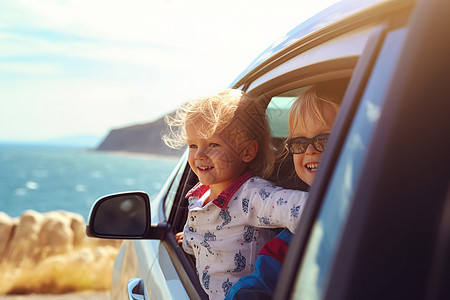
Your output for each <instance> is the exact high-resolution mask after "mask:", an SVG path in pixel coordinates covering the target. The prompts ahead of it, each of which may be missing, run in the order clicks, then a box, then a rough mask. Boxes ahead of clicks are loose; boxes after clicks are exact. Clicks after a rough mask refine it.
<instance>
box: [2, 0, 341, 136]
mask: <svg viewBox="0 0 450 300" xmlns="http://www.w3.org/2000/svg"><path fill="white" fill-rule="evenodd" d="M331 2H336V0H324V1H323V3H322V4H321V5H322V7H325V6H326V5H327V4H329V3H331ZM313 4H314V5H317V3H316V2H314V3H312V2H311V1H293V0H283V1H279V2H277V4H276V5H274V4H273V2H272V1H238V0H227V1H213V2H212V1H196V0H185V1H182V0H172V1H162V0H142V1H141V0H130V1H114V0H109V1H106V0H105V1H103V0H64V1H62V0H61V1H57V0H52V1H49V0H14V1H13V0H5V1H1V2H0V39H1V41H2V47H1V49H0V80H2V82H3V83H4V85H3V87H2V89H1V90H0V101H1V103H2V107H3V108H4V109H2V111H0V139H1V138H5V137H7V136H8V137H11V135H16V136H17V137H20V138H27V136H28V137H37V136H39V135H41V136H46V137H48V136H56V135H58V134H61V135H64V132H63V130H67V133H69V131H70V134H75V133H77V132H74V131H76V130H77V128H78V129H79V132H80V133H89V131H91V132H96V133H98V132H104V131H107V129H108V128H113V127H118V126H123V125H126V124H131V123H137V122H144V121H149V120H152V119H155V118H156V117H159V116H160V115H161V114H163V113H165V112H168V111H171V110H173V109H175V108H176V107H177V106H178V105H180V104H181V103H182V102H185V101H187V100H189V99H192V98H194V97H197V96H200V95H202V94H204V93H211V92H213V91H218V90H221V89H224V88H226V87H227V86H228V84H230V83H231V82H232V81H233V79H234V77H235V76H237V75H238V74H240V73H241V72H242V71H243V69H244V68H246V67H247V66H248V65H249V64H250V62H251V61H252V60H253V59H254V58H255V57H256V56H257V55H258V54H259V53H260V52H261V51H262V50H264V49H265V48H266V47H267V46H269V44H270V43H271V42H273V41H274V40H276V39H278V38H279V37H280V36H282V35H283V34H284V33H285V32H287V31H288V30H290V29H291V28H293V27H294V26H296V25H297V24H298V22H299V20H302V19H305V18H306V17H307V16H309V15H311V13H312V12H313V11H314V10H316V11H317V10H318V8H315V7H313V6H312V5H313ZM44 108H45V109H44ZM100 112H102V113H100ZM61 116H64V118H63V119H61ZM80 120H83V122H80ZM37 124H39V126H37Z"/></svg>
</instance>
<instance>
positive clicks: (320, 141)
mask: <svg viewBox="0 0 450 300" xmlns="http://www.w3.org/2000/svg"><path fill="white" fill-rule="evenodd" d="M346 85H347V81H346V80H337V81H332V82H331V81H330V82H326V83H322V84H319V85H316V86H314V87H312V88H310V89H308V90H307V91H305V92H304V93H303V94H301V95H300V96H299V97H298V98H297V100H296V101H295V102H294V103H293V105H292V107H291V109H290V111H289V135H288V137H287V139H286V143H285V150H286V151H285V154H284V157H287V156H288V155H289V153H291V154H292V157H293V163H294V167H295V172H296V174H297V176H298V177H299V178H300V179H301V180H303V181H304V182H305V183H306V184H308V185H309V186H311V185H312V183H313V181H314V178H315V176H316V173H317V170H318V168H319V165H320V159H321V158H322V153H323V151H324V150H325V146H326V144H327V142H328V137H329V135H330V132H331V128H332V127H333V123H334V120H335V119H336V116H337V113H338V111H339V105H340V102H341V99H342V97H343V94H344V91H345V88H346ZM291 237H292V233H291V232H290V231H289V229H284V230H283V231H281V232H280V233H279V234H278V235H277V236H276V237H275V238H274V239H272V240H271V241H269V242H268V243H267V244H265V245H264V247H263V248H262V249H261V251H260V252H259V256H258V258H257V260H256V263H255V271H254V272H253V273H252V274H250V275H247V276H244V277H242V278H241V279H240V280H239V281H238V282H237V283H236V284H234V285H233V286H232V288H231V289H230V291H229V293H228V295H227V297H226V298H225V299H226V300H230V299H245V300H249V299H270V298H271V296H272V293H273V292H274V290H275V287H276V284H277V280H278V277H279V275H280V273H281V268H282V263H283V261H284V258H285V256H286V253H287V250H288V247H289V242H290V239H291Z"/></svg>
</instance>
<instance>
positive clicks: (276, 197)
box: [164, 90, 307, 299]
mask: <svg viewBox="0 0 450 300" xmlns="http://www.w3.org/2000/svg"><path fill="white" fill-rule="evenodd" d="M166 121H167V123H168V124H169V125H170V128H171V133H170V134H169V135H166V136H165V137H164V140H165V142H166V143H167V144H168V145H170V146H172V147H180V146H182V145H183V144H184V145H187V146H188V148H189V155H188V163H189V165H190V167H191V168H192V170H193V172H194V173H195V174H196V175H197V176H198V179H199V183H198V184H197V185H196V186H194V188H192V190H190V191H189V192H188V194H187V195H186V198H188V209H189V212H188V217H187V222H186V225H185V227H184V230H183V234H178V235H177V238H178V239H179V241H182V245H183V249H184V250H185V251H186V252H187V253H189V254H191V255H193V256H194V257H195V263H196V269H197V273H198V276H199V279H200V282H201V284H202V287H203V288H204V289H205V291H206V293H207V294H208V295H209V297H210V298H211V299H223V298H224V297H225V296H226V294H227V293H228V291H229V289H230V288H231V286H232V285H233V284H234V283H235V282H236V281H237V280H238V279H239V278H241V277H242V276H245V275H248V274H250V273H251V272H252V271H253V269H254V263H255V260H256V257H257V254H258V252H259V250H260V249H261V247H262V246H263V245H264V244H265V243H266V242H267V241H269V240H270V239H272V238H273V237H274V235H275V233H274V232H273V231H272V230H271V228H279V227H287V228H289V229H290V230H291V231H294V230H295V228H296V225H297V223H298V221H299V218H300V216H301V214H302V212H303V206H304V203H305V201H306V198H307V193H306V192H301V191H293V190H285V189H282V188H280V187H277V186H274V185H273V184H272V183H271V182H269V181H267V180H265V179H264V178H267V177H268V176H269V175H270V174H271V173H272V170H273V161H274V158H273V155H274V154H273V148H272V147H271V143H270V140H271V136H270V130H269V127H268V125H267V121H266V118H265V113H264V110H263V109H259V106H258V105H257V103H256V99H253V98H252V97H250V96H248V95H246V94H245V93H243V92H242V91H239V90H226V91H224V92H221V93H219V94H217V95H214V96H211V97H205V98H201V99H199V100H197V101H193V102H191V103H188V104H187V105H185V106H183V107H182V108H180V109H179V110H178V111H177V113H176V116H175V117H173V118H167V119H166Z"/></svg>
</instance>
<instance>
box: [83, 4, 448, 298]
mask: <svg viewBox="0 0 450 300" xmlns="http://www.w3.org/2000/svg"><path fill="white" fill-rule="evenodd" d="M328 80H344V81H348V86H347V89H346V92H345V96H344V99H343V103H342V108H341V110H340V112H339V115H338V117H337V119H336V122H335V125H334V127H333V131H332V135H331V139H330V140H329V142H328V144H327V149H326V151H325V152H324V154H323V157H322V160H321V167H320V169H319V171H318V174H317V177H316V179H315V182H314V185H313V187H312V188H311V191H310V196H309V200H308V202H307V204H306V207H305V212H304V217H303V218H302V220H301V222H300V224H299V227H298V229H297V231H296V234H295V236H294V238H293V240H292V242H291V245H290V248H289V252H288V255H287V257H286V259H285V263H284V267H283V270H282V274H281V278H280V280H278V285H277V289H276V291H275V293H274V295H273V298H274V299H308V300H309V299H312V300H314V299H336V300H337V299H377V300H378V299H408V300H409V299H433V300H434V299H450V284H449V282H450V238H449V237H450V184H449V183H450V126H449V125H450V1H448V0H417V1H413V0H390V1H388V0H353V1H342V2H339V3H337V4H335V5H334V6H332V7H330V8H328V9H326V10H324V11H323V12H321V13H319V14H318V15H316V16H314V17H313V18H311V19H309V20H307V21H306V22H304V23H302V24H300V25H299V26H298V27H296V28H295V29H293V30H292V31H291V32H289V33H288V34H287V35H286V36H285V38H284V39H283V40H282V41H281V42H279V43H277V44H273V45H272V46H271V47H269V48H268V49H267V50H266V51H265V52H264V53H262V54H261V55H260V56H259V57H258V58H257V59H256V60H255V61H254V62H253V63H251V65H250V66H249V67H248V68H247V69H246V70H245V71H244V72H243V73H242V74H241V75H240V76H239V77H238V78H237V79H235V81H234V82H233V83H232V84H231V86H230V87H232V88H239V89H242V90H244V91H246V92H247V93H250V94H252V95H255V96H261V95H265V96H266V99H269V100H270V103H268V105H267V102H265V101H263V100H258V101H257V102H256V103H255V105H260V106H262V107H264V108H265V107H266V106H267V115H268V119H269V122H270V126H271V128H272V133H273V138H274V141H275V142H276V144H277V145H280V147H282V145H281V143H279V141H281V140H282V138H283V137H285V136H286V134H287V117H286V114H287V111H288V110H289V105H290V103H291V102H292V99H293V97H295V95H297V94H298V92H299V91H301V90H302V89H304V88H306V87H308V86H310V85H313V84H317V83H319V82H323V81H328ZM258 99H262V98H261V97H259V98H258ZM277 142H278V143H277ZM288 173H289V172H288V171H283V172H281V173H280V176H281V178H280V182H277V183H279V184H281V185H287V186H291V187H297V188H302V185H301V184H300V185H297V184H298V182H297V183H295V182H294V183H292V182H288V178H287V174H288ZM196 182H197V178H196V176H195V174H193V172H191V171H190V168H189V165H188V164H187V157H186V155H184V156H183V157H182V158H181V159H180V161H179V163H178V165H177V166H176V167H175V169H174V170H173V173H172V175H171V176H170V177H169V179H168V180H167V182H166V184H165V185H164V187H163V188H162V189H161V191H160V193H159V195H158V196H157V197H156V198H155V199H151V200H149V199H148V197H147V195H146V194H145V193H142V192H134V193H128V194H120V195H112V196H107V197H105V198H102V199H100V200H98V202H97V203H96V204H95V205H94V207H93V209H92V211H91V216H90V220H89V225H88V229H87V230H88V233H89V234H90V235H91V236H96V237H102V238H117V239H130V240H129V241H126V242H125V243H124V244H123V247H122V249H121V251H120V253H119V255H118V257H117V260H116V262H115V266H114V273H113V291H112V296H113V299H126V298H127V297H129V298H130V299H176V300H179V299H206V298H207V296H206V294H205V293H204V291H203V290H202V288H201V286H200V283H199V280H198V278H197V275H196V272H195V269H194V266H193V264H192V259H191V257H190V256H189V255H187V254H185V253H184V251H183V250H182V248H181V247H180V246H178V245H177V242H176V241H175V238H174V234H175V233H176V232H179V231H182V229H183V226H184V223H185V220H186V215H187V205H186V200H185V198H184V196H185V195H186V192H187V191H188V190H189V189H190V188H191V187H192V186H193V185H195V184H196ZM303 187H304V186H303ZM150 224H151V225H150Z"/></svg>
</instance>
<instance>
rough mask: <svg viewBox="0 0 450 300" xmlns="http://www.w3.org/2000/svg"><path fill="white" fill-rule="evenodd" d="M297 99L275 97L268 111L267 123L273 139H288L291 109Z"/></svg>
mask: <svg viewBox="0 0 450 300" xmlns="http://www.w3.org/2000/svg"><path fill="white" fill-rule="evenodd" d="M295 99H296V98H295V97H273V98H272V99H271V100H270V103H269V105H268V106H267V109H266V117H267V122H268V123H269V127H270V131H271V133H272V136H273V137H286V136H287V135H288V133H289V127H288V122H287V121H288V119H289V109H290V108H291V106H292V103H294V101H295Z"/></svg>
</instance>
